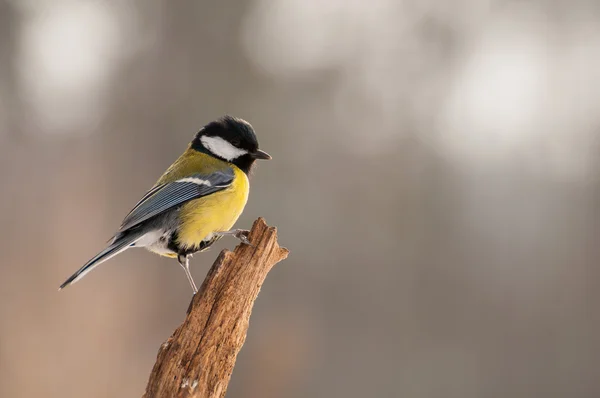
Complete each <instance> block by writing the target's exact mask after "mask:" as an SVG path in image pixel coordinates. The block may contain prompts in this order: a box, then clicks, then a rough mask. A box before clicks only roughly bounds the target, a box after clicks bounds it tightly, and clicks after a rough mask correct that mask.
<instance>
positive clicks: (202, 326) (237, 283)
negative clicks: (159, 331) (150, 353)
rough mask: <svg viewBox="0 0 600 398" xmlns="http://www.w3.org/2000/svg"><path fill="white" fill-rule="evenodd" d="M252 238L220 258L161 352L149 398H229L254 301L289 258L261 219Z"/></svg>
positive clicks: (157, 360) (147, 391)
mask: <svg viewBox="0 0 600 398" xmlns="http://www.w3.org/2000/svg"><path fill="white" fill-rule="evenodd" d="M249 239H250V242H251V243H252V245H253V246H254V247H251V246H248V245H243V244H240V245H238V246H237V247H236V248H235V250H234V251H233V252H230V251H228V250H223V251H222V252H221V253H220V254H219V257H218V258H217V260H216V261H215V263H214V264H213V266H212V267H211V269H210V271H209V272H208V275H207V276H206V279H205V280H204V282H203V283H202V287H201V288H200V291H199V292H198V294H196V295H195V296H194V298H193V299H192V302H191V303H190V307H189V308H188V313H187V317H186V319H185V321H184V322H183V324H182V325H181V326H179V327H178V328H177V329H176V330H175V332H174V333H173V335H172V336H171V337H170V338H169V339H168V340H167V341H165V342H164V343H163V344H162V346H161V347H160V349H159V351H158V356H157V359H156V363H155V365H154V368H153V369H152V373H151V374H150V379H149V381H148V385H147V386H146V392H145V393H144V397H145V398H155V397H161V398H162V397H202V398H205V397H206V398H209V397H210V398H217V397H224V396H225V393H226V391H227V385H228V384H229V379H230V377H231V373H232V371H233V367H234V366H235V360H236V357H237V354H238V353H239V352H240V349H241V348H242V345H243V344H244V341H245V340H246V332H247V330H248V324H249V321H250V314H251V312H252V306H253V305H254V301H255V300H256V297H257V296H258V293H259V291H260V288H261V286H262V284H263V282H264V280H265V278H266V277H267V274H268V273H269V271H270V270H271V268H272V267H273V266H274V265H275V264H276V263H278V262H279V261H281V260H283V259H285V258H286V257H287V256H288V250H287V249H285V248H281V247H279V244H278V243H277V229H276V228H274V227H269V226H268V225H267V224H266V222H265V220H264V219H262V218H259V219H258V220H256V221H255V222H254V224H253V225H252V229H251V231H250V236H249Z"/></svg>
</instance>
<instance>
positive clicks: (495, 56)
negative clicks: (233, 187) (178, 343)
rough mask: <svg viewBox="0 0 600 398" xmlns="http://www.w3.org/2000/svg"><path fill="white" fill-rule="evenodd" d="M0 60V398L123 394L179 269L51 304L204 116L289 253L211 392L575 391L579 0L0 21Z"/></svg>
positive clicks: (585, 251) (594, 75)
mask: <svg viewBox="0 0 600 398" xmlns="http://www.w3.org/2000/svg"><path fill="white" fill-rule="evenodd" d="M0 61H1V62H0V182H1V186H2V195H0V225H1V226H2V228H0V396H2V397H26V396H27V397H29V396H36V395H41V396H45V397H130V396H141V394H142V392H143V390H144V387H145V384H146V381H147V377H148V374H149V371H150V369H151V367H152V365H153V363H154V360H155V356H156V353H157V350H158V347H159V345H160V344H161V343H162V342H163V341H164V340H165V339H166V338H167V337H168V336H169V335H170V333H171V332H172V331H173V330H174V328H175V327H176V326H178V324H179V323H180V322H181V321H182V319H183V317H184V314H185V310H186V308H187V305H188V302H189V300H190V297H191V292H190V288H189V286H188V283H187V280H186V278H185V276H184V274H183V272H182V271H181V269H180V268H179V267H178V266H177V265H176V263H175V262H173V261H172V260H169V259H163V258H159V257H157V256H154V255H151V254H149V253H147V252H145V251H141V250H131V251H128V252H126V253H124V254H122V255H120V256H119V257H117V258H115V259H114V260H112V261H111V262H109V263H106V264H105V265H103V266H102V267H100V268H98V270H96V271H94V272H93V273H92V274H90V275H89V276H88V277H86V278H85V279H84V280H82V281H81V282H80V283H78V284H76V285H74V286H73V287H72V288H69V289H68V290H65V291H63V292H60V293H58V292H57V291H56V288H57V287H58V285H59V284H60V283H61V282H62V281H63V280H64V279H65V278H66V277H67V276H68V275H69V274H70V273H71V272H73V271H75V270H76V269H77V268H78V267H79V266H80V265H81V264H82V263H84V262H85V261H86V260H87V259H88V258H90V257H91V256H93V255H94V254H95V253H96V252H97V251H99V250H100V249H101V248H102V245H103V243H104V242H105V241H106V239H108V238H109V237H110V236H111V234H112V233H113V232H114V230H115V228H117V226H118V225H119V223H120V221H121V219H122V217H123V216H124V215H125V214H126V213H127V212H128V211H129V209H130V207H131V206H132V205H133V204H135V202H136V201H137V200H138V199H139V197H140V196H141V195H142V194H143V193H144V192H145V191H146V190H147V189H148V188H150V187H151V186H152V184H153V183H154V181H155V180H156V179H157V178H158V176H159V175H160V174H161V173H162V171H163V170H164V169H165V168H166V167H167V166H168V165H169V164H170V163H171V162H172V161H173V160H174V159H175V158H176V157H177V156H178V155H179V154H180V153H181V152H182V151H183V150H184V148H185V146H186V145H187V143H188V142H189V141H190V140H191V138H192V136H193V134H194V133H195V132H196V131H197V130H198V129H199V128H200V126H202V125H203V124H205V123H207V122H208V121H210V120H212V119H215V118H217V117H219V116H221V115H223V114H225V113H230V114H233V115H236V116H239V117H242V118H245V119H247V120H248V121H250V122H251V123H252V124H253V125H254V127H255V129H256V131H257V133H258V136H259V139H260V144H261V147H262V148H263V149H265V150H266V151H268V152H269V153H270V154H271V155H273V158H274V160H273V161H271V162H269V163H262V164H260V165H259V167H258V169H257V171H256V173H255V175H254V177H253V178H252V183H251V184H252V189H251V195H250V200H249V203H248V205H247V207H246V210H245V213H244V214H243V216H242V217H241V218H240V220H239V222H238V223H237V226H238V227H241V228H244V227H246V228H247V227H249V226H250V225H251V223H252V221H253V220H254V219H255V218H256V217H258V216H264V217H265V218H266V220H267V222H269V223H270V224H272V225H276V226H277V227H278V228H279V232H280V242H281V244H282V245H284V246H286V247H288V248H289V249H290V250H291V255H290V257H289V259H288V260H286V261H285V262H283V263H281V264H279V265H278V266H277V267H276V268H275V269H274V270H273V271H272V273H271V274H270V275H269V277H268V279H267V281H266V283H265V285H264V287H263V289H262V292H261V294H260V296H259V298H258V300H257V302H256V306H255V308H254V312H253V316H252V319H251V324H250V331H249V334H248V338H247V341H246V344H245V346H244V348H243V350H242V352H241V354H240V356H239V357H238V363H237V366H236V368H235V371H234V373H233V377H232V381H231V384H230V389H229V393H228V396H231V397H326V396H329V397H444V398H447V397H460V398H468V397H572V398H576V397H597V396H599V395H600V378H599V377H598V369H599V368H600V357H599V354H600V315H599V311H598V308H597V303H598V300H599V299H600V293H599V290H598V287H599V282H598V278H599V277H600V270H599V269H598V260H599V258H600V249H599V247H598V244H597V243H598V236H599V232H600V227H599V224H598V221H599V211H600V208H599V205H598V200H599V198H600V190H599V184H598V182H599V177H600V174H599V168H598V160H599V150H600V147H599V143H600V141H599V133H598V132H599V128H600V90H599V89H600V83H599V82H600V7H599V4H598V2H596V1H577V0H575V1H566V0H564V1H560V0H557V1H534V0H532V1H495V0H457V1H453V2H447V1H443V0H429V1H422V0H406V1H402V2H399V1H392V0H375V1H369V2H362V1H353V2H348V1H342V0H328V1H320V2H316V1H315V2H306V1H301V0H286V1H283V0H279V1H277V0H255V1H248V2H238V1H231V0H229V1H225V0H224V1H219V2H185V3H181V2H169V1H166V0H152V1H135V0H126V1H107V2H104V1H92V0H87V1H68V0H62V1H34V0H28V1H25V0H23V1H18V0H13V1H0ZM235 243H236V242H235V241H234V240H231V239H225V240H223V241H222V242H220V243H219V246H218V247H217V248H215V249H212V250H211V251H210V252H208V253H205V254H202V255H198V256H196V257H195V258H194V259H193V273H194V275H195V277H196V280H197V281H198V282H199V281H201V280H202V279H203V276H204V275H205V273H206V271H207V269H208V267H209V266H210V264H211V263H212V261H213V260H214V258H215V257H216V255H217V253H218V252H219V250H220V249H221V248H223V247H228V248H233V246H234V245H235Z"/></svg>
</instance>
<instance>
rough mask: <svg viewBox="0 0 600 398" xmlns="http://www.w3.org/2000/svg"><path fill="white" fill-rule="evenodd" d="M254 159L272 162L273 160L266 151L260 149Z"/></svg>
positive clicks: (255, 153)
mask: <svg viewBox="0 0 600 398" xmlns="http://www.w3.org/2000/svg"><path fill="white" fill-rule="evenodd" d="M252 157H253V158H254V159H262V160H271V159H273V158H272V157H271V155H269V154H268V153H266V152H265V151H261V150H260V149H257V150H256V152H254V153H253V154H252Z"/></svg>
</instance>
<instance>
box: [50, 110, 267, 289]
mask: <svg viewBox="0 0 600 398" xmlns="http://www.w3.org/2000/svg"><path fill="white" fill-rule="evenodd" d="M256 159H265V160H268V159H271V156H269V154H267V153H266V152H263V151H261V150H260V149H258V141H257V140H256V135H255V134H254V129H253V128H252V126H251V125H250V124H249V123H248V122H246V121H245V120H242V119H238V118H235V117H231V116H224V117H222V118H221V119H218V120H216V121H214V122H211V123H209V124H207V125H206V126H204V127H203V128H202V129H201V130H200V131H199V132H198V133H197V134H196V136H195V137H194V139H193V140H192V142H191V143H190V144H189V146H188V148H187V150H186V151H185V152H184V153H183V154H182V155H181V156H180V157H179V159H177V160H176V161H175V163H173V164H172V165H171V166H170V167H169V168H168V169H167V171H166V172H165V173H164V174H163V175H162V176H161V177H160V179H159V180H158V181H157V183H156V184H155V185H154V187H153V188H152V189H151V190H150V191H148V192H147V193H146V194H145V195H144V196H143V197H142V199H141V200H140V201H139V202H138V203H137V204H136V205H135V207H134V208H133V210H131V211H130V212H129V214H128V215H127V216H126V217H125V219H124V220H123V223H122V224H121V227H120V228H119V230H118V231H117V233H116V234H115V235H114V237H113V238H112V240H111V241H110V244H109V245H108V247H106V248H105V249H104V250H102V251H101V252H100V253H98V254H97V255H96V256H95V257H94V258H92V259H91V260H90V261H88V262H87V263H86V264H85V265H84V266H83V267H81V268H80V269H79V270H78V271H77V272H75V273H74V274H73V275H71V277H69V279H67V280H66V281H65V282H64V283H63V284H62V285H61V286H60V288H59V290H61V289H63V288H64V287H66V286H68V285H70V284H72V283H74V282H77V281H78V280H79V279H81V278H83V277H84V276H85V275H86V274H87V273H88V272H90V271H91V270H92V269H94V268H95V267H96V266H97V265H99V264H101V263H103V262H104V261H106V260H108V259H110V258H111V257H114V256H116V255H117V254H119V253H121V252H123V251H125V250H127V249H129V248H130V247H145V248H146V249H148V250H150V251H152V252H154V253H157V254H159V255H161V256H167V257H172V258H177V260H178V261H179V264H180V265H181V266H182V267H183V269H184V271H185V274H186V276H187V278H188V280H189V282H190V284H191V285H192V289H193V290H194V293H196V292H198V289H197V287H196V284H195V283H194V280H193V278H192V275H191V273H190V265H189V264H190V263H189V259H190V257H191V255H192V254H193V253H196V252H199V251H203V250H205V249H207V248H208V247H209V246H210V245H212V244H213V243H215V242H216V241H217V240H218V239H219V238H221V237H222V236H223V235H234V236H236V237H237V238H239V239H240V240H241V241H242V242H244V243H246V244H249V242H248V240H247V238H246V236H245V233H246V232H247V231H244V230H231V231H230V229H231V227H233V224H234V223H235V222H236V221H237V219H238V217H239V216H240V214H242V211H243V210H244V206H246V201H247V200H248V191H249V182H248V174H249V172H250V170H251V168H252V166H253V165H254V161H255V160H256Z"/></svg>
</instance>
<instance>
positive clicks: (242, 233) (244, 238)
mask: <svg viewBox="0 0 600 398" xmlns="http://www.w3.org/2000/svg"><path fill="white" fill-rule="evenodd" d="M219 234H221V235H232V236H234V237H236V238H238V239H239V240H240V241H241V242H242V243H243V244H245V245H248V246H250V247H254V245H253V244H252V243H250V240H249V239H248V235H250V231H248V230H247V229H232V230H231V231H223V232H219Z"/></svg>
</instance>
